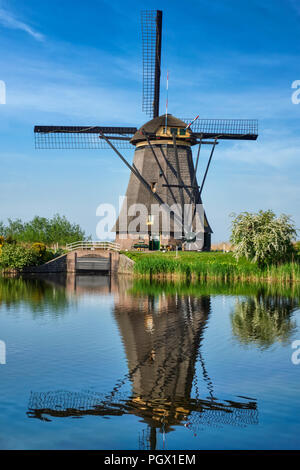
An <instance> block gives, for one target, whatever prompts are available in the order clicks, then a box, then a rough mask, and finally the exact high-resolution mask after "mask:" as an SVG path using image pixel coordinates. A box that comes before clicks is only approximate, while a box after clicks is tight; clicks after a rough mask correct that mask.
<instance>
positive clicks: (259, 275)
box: [124, 252, 300, 282]
mask: <svg viewBox="0 0 300 470" xmlns="http://www.w3.org/2000/svg"><path fill="white" fill-rule="evenodd" d="M124 254H126V256H128V257H129V258H131V259H132V260H133V261H135V266H134V272H135V274H137V275H140V276H158V277H162V276H165V277H172V276H173V277H174V276H176V277H182V278H190V277H192V278H196V279H213V280H222V281H249V280H251V281H259V280H264V281H281V282H290V281H300V264H299V263H286V264H281V265H278V266H276V265H272V266H268V267H265V268H260V267H259V266H258V265H257V264H256V263H252V262H250V261H248V260H247V259H240V260H239V261H237V260H236V259H235V258H234V256H233V254H232V253H214V252H210V253H196V252H178V255H177V256H176V253H175V252H168V253H162V252H153V253H143V252H124Z"/></svg>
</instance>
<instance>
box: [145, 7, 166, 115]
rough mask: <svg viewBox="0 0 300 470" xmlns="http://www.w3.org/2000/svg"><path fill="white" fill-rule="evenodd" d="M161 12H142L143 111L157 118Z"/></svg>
mask: <svg viewBox="0 0 300 470" xmlns="http://www.w3.org/2000/svg"><path fill="white" fill-rule="evenodd" d="M161 32H162V11H160V10H154V11H152V10H151V11H148V10H146V11H142V43H143V106H142V109H143V111H144V112H145V113H146V114H147V115H148V116H150V117H152V118H155V117H158V116H159V93H160V64H161Z"/></svg>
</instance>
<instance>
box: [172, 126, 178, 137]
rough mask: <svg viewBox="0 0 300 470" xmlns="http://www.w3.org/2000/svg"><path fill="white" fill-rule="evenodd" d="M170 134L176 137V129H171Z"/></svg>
mask: <svg viewBox="0 0 300 470" xmlns="http://www.w3.org/2000/svg"><path fill="white" fill-rule="evenodd" d="M171 134H172V135H177V128H176V127H171Z"/></svg>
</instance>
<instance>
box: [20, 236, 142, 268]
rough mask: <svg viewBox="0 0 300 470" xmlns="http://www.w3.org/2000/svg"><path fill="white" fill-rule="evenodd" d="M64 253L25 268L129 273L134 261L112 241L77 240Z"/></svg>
mask: <svg viewBox="0 0 300 470" xmlns="http://www.w3.org/2000/svg"><path fill="white" fill-rule="evenodd" d="M66 249H67V250H68V253H65V254H63V255H61V256H59V257H57V258H55V259H53V260H51V261H48V263H45V264H43V265H41V266H34V267H30V268H26V269H25V270H24V271H25V272H30V273H62V272H65V273H66V272H68V273H95V274H117V273H119V274H130V273H132V271H133V265H134V262H133V261H132V260H130V259H129V258H127V256H125V255H123V254H121V253H120V245H119V244H118V243H114V242H100V241H96V242H93V241H79V242H74V243H70V244H68V245H67V246H66Z"/></svg>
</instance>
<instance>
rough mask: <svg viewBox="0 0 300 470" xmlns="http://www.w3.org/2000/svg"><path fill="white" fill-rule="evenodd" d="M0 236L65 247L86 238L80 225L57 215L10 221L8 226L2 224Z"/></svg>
mask: <svg viewBox="0 0 300 470" xmlns="http://www.w3.org/2000/svg"><path fill="white" fill-rule="evenodd" d="M0 235H4V237H5V239H6V241H7V240H8V237H10V238H12V239H14V240H16V241H18V242H25V243H36V242H41V243H45V244H46V245H48V246H49V245H53V244H55V243H58V244H59V245H65V244H66V243H71V242H75V241H79V240H84V239H85V238H86V235H85V232H84V230H82V228H81V227H80V225H78V224H74V223H71V222H69V221H68V220H67V218H66V217H65V216H60V215H59V214H55V215H54V216H53V217H52V218H51V219H47V218H46V217H39V216H35V217H34V218H33V219H32V220H31V221H29V222H24V223H23V222H22V220H20V219H16V220H11V219H8V225H7V226H5V225H4V224H3V223H2V222H0Z"/></svg>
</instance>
